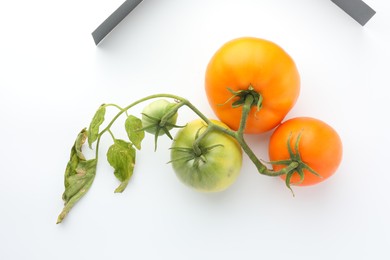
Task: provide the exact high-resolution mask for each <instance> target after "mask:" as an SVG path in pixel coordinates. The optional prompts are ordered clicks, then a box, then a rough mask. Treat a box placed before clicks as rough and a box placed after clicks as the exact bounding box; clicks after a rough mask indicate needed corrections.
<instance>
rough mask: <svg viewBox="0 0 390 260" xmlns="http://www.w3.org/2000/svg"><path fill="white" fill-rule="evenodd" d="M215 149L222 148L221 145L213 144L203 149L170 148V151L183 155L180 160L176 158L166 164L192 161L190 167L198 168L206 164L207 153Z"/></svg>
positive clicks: (199, 147) (198, 147) (200, 147)
mask: <svg viewBox="0 0 390 260" xmlns="http://www.w3.org/2000/svg"><path fill="white" fill-rule="evenodd" d="M217 147H223V145H222V144H215V145H212V146H208V147H204V146H197V147H192V148H188V147H171V148H170V149H172V150H176V151H177V152H181V153H183V156H182V157H180V158H177V159H175V160H171V161H169V162H168V163H172V162H174V161H181V160H184V161H185V162H190V161H192V166H193V167H196V168H198V167H199V166H201V165H202V164H205V163H207V158H206V155H207V153H208V152H209V151H211V150H213V149H215V148H217Z"/></svg>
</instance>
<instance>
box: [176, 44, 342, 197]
mask: <svg viewBox="0 0 390 260" xmlns="http://www.w3.org/2000/svg"><path fill="white" fill-rule="evenodd" d="M205 89H206V94H207V97H208V101H209V103H210V105H211V107H212V109H213V111H214V112H215V114H216V116H217V117H218V118H219V120H220V121H222V122H217V121H212V122H213V124H217V125H219V126H223V127H226V128H227V129H231V130H233V131H239V130H240V128H243V129H241V131H242V133H243V134H261V133H264V132H267V131H271V130H274V131H273V133H272V135H271V139H270V142H269V159H270V161H271V164H272V167H271V168H272V169H273V170H274V171H280V170H281V169H283V168H285V167H288V165H291V164H292V163H294V161H297V162H298V163H297V164H296V165H298V166H296V169H294V171H293V172H290V174H283V175H280V177H282V178H284V179H285V180H286V178H288V184H292V185H312V184H316V183H319V182H321V181H323V180H325V179H327V178H328V177H329V176H331V175H332V174H333V173H334V172H335V171H336V169H337V168H338V166H339V164H340V162H341V157H342V143H341V140H340V137H339V135H338V134H337V132H336V131H335V130H334V129H333V128H332V127H331V126H329V125H328V124H326V123H325V122H323V121H321V120H318V119H315V118H309V117H297V118H292V119H289V120H287V121H285V122H283V120H284V118H285V117H286V115H287V113H288V112H289V111H290V110H291V108H292V107H293V106H294V104H295V103H296V101H297V98H298V96H299V92H300V76H299V73H298V70H297V68H296V65H295V63H294V61H293V59H292V58H291V57H290V56H289V55H288V54H287V53H286V52H285V51H284V50H283V49H282V48H281V47H279V46H278V45H277V44H275V43H273V42H270V41H267V40H264V39H259V38H252V37H245V38H238V39H235V40H232V41H229V42H227V43H226V44H224V45H223V46H222V47H221V48H220V49H219V50H218V51H217V52H216V53H215V54H214V56H213V57H212V59H211V60H210V62H209V64H208V66H207V70H206V78H205ZM248 96H251V98H252V100H253V104H252V106H251V108H250V110H249V111H248V114H247V115H246V120H245V125H243V124H242V118H243V112H242V111H243V106H244V103H245V99H246V98H247V97H248ZM204 126H205V125H204V122H202V120H196V121H194V122H191V123H189V124H187V125H186V126H185V127H184V129H181V130H180V131H179V132H178V133H177V135H176V136H175V138H174V141H173V145H172V150H171V158H172V161H171V162H172V165H173V168H174V170H175V172H176V174H177V176H178V177H179V179H181V180H182V181H183V182H184V183H186V184H187V185H189V186H191V187H194V188H195V189H197V190H203V191H220V190H223V189H225V188H227V187H228V186H230V185H231V184H232V183H233V182H234V180H235V179H236V177H237V176H238V173H239V172H240V169H241V163H242V146H241V145H239V143H238V142H237V140H236V139H237V138H234V136H233V137H232V136H229V135H227V134H226V133H224V132H223V131H212V132H211V133H208V134H207V136H204V137H202V140H201V141H200V144H197V145H198V148H199V147H200V149H197V150H198V154H196V151H195V150H196V149H195V150H194V140H196V139H197V138H199V136H200V135H201V134H202V133H203V132H204V131H206V130H205V129H206V128H205V127H204ZM195 148H196V147H195ZM244 151H245V149H244ZM300 165H303V166H304V167H301V166H300Z"/></svg>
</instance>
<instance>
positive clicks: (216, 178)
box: [171, 120, 242, 192]
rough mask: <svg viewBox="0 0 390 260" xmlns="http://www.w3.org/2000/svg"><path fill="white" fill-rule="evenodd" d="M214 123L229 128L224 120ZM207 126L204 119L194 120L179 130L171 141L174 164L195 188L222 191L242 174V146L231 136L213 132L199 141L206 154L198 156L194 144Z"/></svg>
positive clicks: (181, 175) (174, 167)
mask: <svg viewBox="0 0 390 260" xmlns="http://www.w3.org/2000/svg"><path fill="white" fill-rule="evenodd" d="M212 122H213V123H215V124H217V125H219V126H222V127H225V128H228V127H227V126H226V125H225V124H223V123H222V122H219V121H216V120H212ZM206 128H207V125H206V123H205V122H204V121H202V120H195V121H192V122H190V123H188V124H187V125H186V126H185V127H184V128H182V129H181V130H180V131H178V132H177V134H176V136H175V138H174V141H173V144H172V149H171V163H172V166H173V169H174V171H175V173H176V175H177V177H178V178H179V179H180V180H181V181H182V182H183V183H184V184H186V185H188V186H190V187H192V188H194V189H195V190H197V191H204V192H218V191H223V190H225V189H227V188H228V187H229V186H230V185H232V184H233V183H234V182H235V180H236V179H237V177H238V175H239V173H240V170H241V166H242V150H241V146H240V145H239V144H238V142H237V141H236V140H235V139H234V138H232V137H231V136H228V135H226V134H224V133H222V132H220V131H211V132H209V133H208V134H207V135H206V136H205V137H204V138H203V139H202V140H201V141H200V144H199V148H200V149H201V150H203V151H204V152H203V154H201V155H200V156H197V155H195V154H194V153H195V152H194V148H193V144H194V141H195V139H196V136H197V135H198V136H199V135H201V134H202V133H203V132H204V131H205V130H206ZM199 129H200V130H199ZM208 148H210V149H208ZM201 156H202V158H200V157H201ZM196 160H197V162H195V161H196Z"/></svg>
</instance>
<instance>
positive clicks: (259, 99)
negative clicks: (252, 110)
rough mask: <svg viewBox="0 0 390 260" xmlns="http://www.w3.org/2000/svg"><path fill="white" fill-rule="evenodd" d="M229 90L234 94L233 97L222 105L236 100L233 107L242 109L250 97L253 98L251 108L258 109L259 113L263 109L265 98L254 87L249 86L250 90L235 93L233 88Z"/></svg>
mask: <svg viewBox="0 0 390 260" xmlns="http://www.w3.org/2000/svg"><path fill="white" fill-rule="evenodd" d="M227 90H228V91H229V92H230V93H231V94H232V96H231V97H230V98H229V99H228V100H227V101H226V102H225V103H224V104H222V105H225V104H226V103H228V102H229V101H231V100H233V99H236V100H235V101H234V102H233V103H232V107H233V108H237V107H241V106H244V105H245V101H246V100H247V99H248V97H249V96H250V97H251V98H252V102H251V104H250V107H252V106H255V107H256V108H257V111H259V110H260V109H261V107H262V103H263V96H262V95H261V94H260V93H258V92H256V91H255V89H254V88H253V86H252V85H249V87H248V89H242V90H238V91H235V90H233V89H231V88H227Z"/></svg>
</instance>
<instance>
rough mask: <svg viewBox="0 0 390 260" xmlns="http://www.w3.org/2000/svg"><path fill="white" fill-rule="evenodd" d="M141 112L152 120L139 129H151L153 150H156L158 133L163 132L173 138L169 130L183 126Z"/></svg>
mask: <svg viewBox="0 0 390 260" xmlns="http://www.w3.org/2000/svg"><path fill="white" fill-rule="evenodd" d="M141 114H142V115H143V116H145V117H146V118H148V119H149V120H150V121H151V122H152V124H150V125H148V126H145V127H143V128H141V129H140V131H148V130H152V129H153V132H154V149H155V150H157V141H158V137H159V136H160V135H163V134H165V135H166V136H168V138H169V139H171V140H173V137H172V135H171V133H170V132H169V131H170V130H171V129H173V128H183V127H184V126H179V125H176V124H173V123H171V122H169V121H168V120H164V121H163V120H162V119H160V118H156V117H153V116H150V115H148V114H145V113H141ZM164 119H165V118H164ZM168 119H169V118H168Z"/></svg>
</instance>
